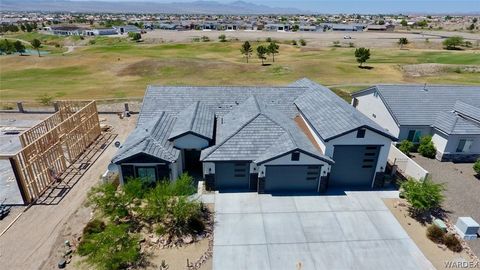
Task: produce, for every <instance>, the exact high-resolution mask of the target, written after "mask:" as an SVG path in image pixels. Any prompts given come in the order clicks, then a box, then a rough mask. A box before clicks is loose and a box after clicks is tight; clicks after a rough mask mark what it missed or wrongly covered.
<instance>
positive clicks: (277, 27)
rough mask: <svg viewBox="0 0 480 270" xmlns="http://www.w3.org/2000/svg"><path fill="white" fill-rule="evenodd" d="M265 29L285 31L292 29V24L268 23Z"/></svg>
mask: <svg viewBox="0 0 480 270" xmlns="http://www.w3.org/2000/svg"><path fill="white" fill-rule="evenodd" d="M264 29H265V30H266V31H276V32H284V31H290V25H288V24H283V23H271V24H266V25H265V28H264Z"/></svg>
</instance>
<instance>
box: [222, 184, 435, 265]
mask: <svg viewBox="0 0 480 270" xmlns="http://www.w3.org/2000/svg"><path fill="white" fill-rule="evenodd" d="M382 197H398V193H397V192H395V191H383V192H374V191H367V192H347V195H330V196H271V195H266V194H264V195H258V194H256V193H223V194H217V195H215V211H216V214H215V221H216V225H215V231H214V235H215V237H214V248H213V252H214V253H213V269H214V270H220V269H231V270H235V269H262V270H263V269H275V270H282V269H285V270H287V269H288V270H295V269H299V268H298V264H301V265H302V268H301V269H302V270H308V269H316V270H320V269H329V270H330V269H399V270H400V269H402V270H406V269H412V270H413V269H415V270H416V269H434V267H433V266H432V264H431V263H430V262H429V261H428V260H427V259H426V258H425V257H424V255H423V254H422V252H421V251H420V250H419V249H418V247H417V246H416V245H415V244H414V242H413V241H412V240H411V239H410V238H409V236H408V235H407V233H406V232H405V231H404V230H403V228H402V227H401V225H400V224H399V223H398V222H397V220H396V219H395V217H394V216H393V215H392V214H391V213H390V211H389V210H388V209H387V207H386V206H385V205H384V203H383V201H382V200H381V198H382Z"/></svg>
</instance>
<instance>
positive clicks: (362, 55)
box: [355, 47, 370, 67]
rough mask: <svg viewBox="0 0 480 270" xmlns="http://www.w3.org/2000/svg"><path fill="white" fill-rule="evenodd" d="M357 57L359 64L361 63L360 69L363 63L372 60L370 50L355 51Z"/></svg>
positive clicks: (359, 49)
mask: <svg viewBox="0 0 480 270" xmlns="http://www.w3.org/2000/svg"><path fill="white" fill-rule="evenodd" d="M355 57H356V58H357V62H358V63H360V66H359V67H362V65H363V63H365V62H367V60H368V59H370V49H366V48H363V47H362V48H358V49H355Z"/></svg>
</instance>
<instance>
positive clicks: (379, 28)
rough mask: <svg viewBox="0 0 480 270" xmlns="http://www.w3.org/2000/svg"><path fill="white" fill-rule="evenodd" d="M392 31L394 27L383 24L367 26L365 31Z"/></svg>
mask: <svg viewBox="0 0 480 270" xmlns="http://www.w3.org/2000/svg"><path fill="white" fill-rule="evenodd" d="M394 30H395V25H393V24H384V25H376V24H370V25H368V26H367V31H376V32H393V31H394Z"/></svg>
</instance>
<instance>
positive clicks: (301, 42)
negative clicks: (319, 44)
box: [299, 39, 307, 46]
mask: <svg viewBox="0 0 480 270" xmlns="http://www.w3.org/2000/svg"><path fill="white" fill-rule="evenodd" d="M299 42H300V45H301V46H307V42H306V41H305V39H300V40H299Z"/></svg>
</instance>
